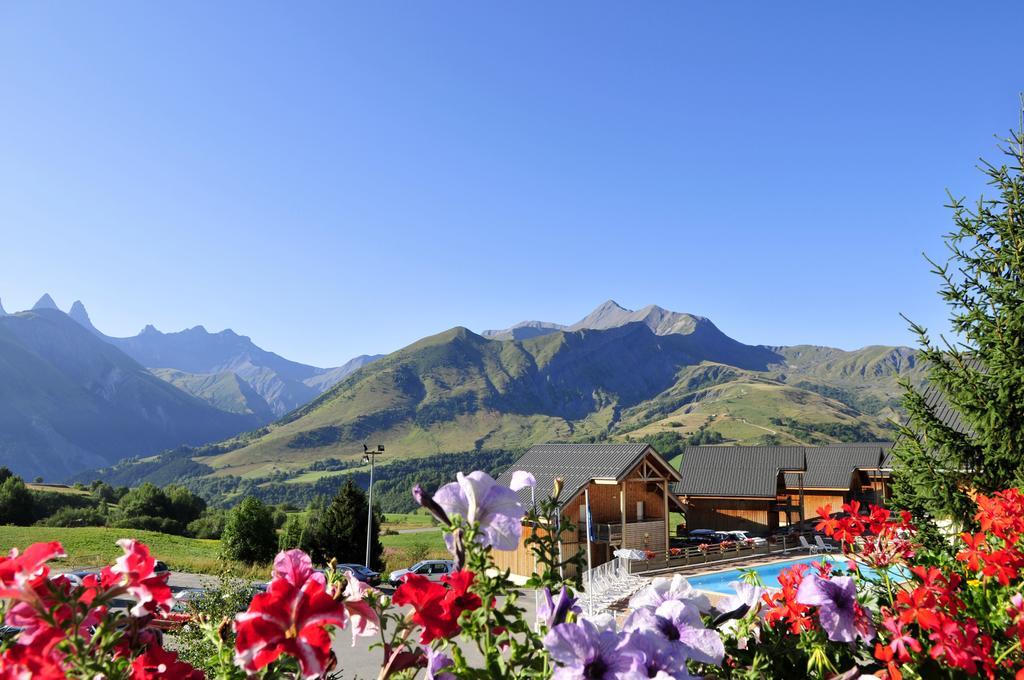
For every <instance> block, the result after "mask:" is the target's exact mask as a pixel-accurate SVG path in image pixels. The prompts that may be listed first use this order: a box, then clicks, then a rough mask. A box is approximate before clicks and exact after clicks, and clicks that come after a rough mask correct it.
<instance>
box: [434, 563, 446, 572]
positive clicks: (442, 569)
mask: <svg viewBox="0 0 1024 680" xmlns="http://www.w3.org/2000/svg"><path fill="white" fill-rule="evenodd" d="M433 573H434V574H447V573H448V565H447V564H445V563H444V562H438V563H437V564H435V565H434V569H433Z"/></svg>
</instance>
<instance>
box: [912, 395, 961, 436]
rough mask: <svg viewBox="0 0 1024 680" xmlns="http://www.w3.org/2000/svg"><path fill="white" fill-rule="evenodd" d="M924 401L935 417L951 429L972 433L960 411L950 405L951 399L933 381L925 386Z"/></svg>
mask: <svg viewBox="0 0 1024 680" xmlns="http://www.w3.org/2000/svg"><path fill="white" fill-rule="evenodd" d="M923 396H924V401H925V404H927V405H928V409H929V410H930V411H931V412H932V413H934V414H935V417H936V418H938V419H939V421H940V422H941V423H942V424H943V425H945V426H946V427H948V428H949V429H951V430H955V431H956V432H959V433H960V434H967V435H969V434H971V428H970V427H968V426H967V424H966V423H964V421H963V418H962V417H961V416H960V412H959V411H957V410H956V409H954V408H953V407H952V406H950V404H949V401H948V400H947V399H946V396H945V395H944V394H943V393H942V391H941V390H939V389H937V388H936V387H935V386H934V385H932V384H931V383H929V384H928V386H927V387H925V390H924V395H923Z"/></svg>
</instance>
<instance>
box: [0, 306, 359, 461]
mask: <svg viewBox="0 0 1024 680" xmlns="http://www.w3.org/2000/svg"><path fill="white" fill-rule="evenodd" d="M376 358H377V357H375V356H360V357H357V358H355V359H353V360H351V361H349V362H347V363H346V364H344V365H342V366H338V367H335V368H318V367H315V366H308V365H306V364H301V363H298V362H294V361H289V360H287V359H284V358H283V357H281V356H279V355H277V354H274V353H273V352H268V351H265V350H263V349H261V348H260V347H258V346H257V345H255V344H254V343H253V342H252V341H251V340H250V339H249V338H248V337H245V336H242V335H238V334H236V333H234V332H233V331H231V330H225V331H221V332H220V333H209V332H207V331H206V330H205V329H204V328H203V327H202V326H196V327H194V328H190V329H188V330H184V331H181V332H178V333H161V332H160V331H158V330H156V329H155V328H154V327H152V326H147V327H146V328H145V329H143V331H142V332H141V333H139V334H138V335H136V336H133V337H128V338H114V337H110V336H107V335H105V334H104V333H102V332H100V331H99V330H98V329H96V327H95V326H94V325H93V324H92V321H91V319H90V318H89V313H88V312H87V311H86V309H85V306H84V305H83V304H82V303H81V302H80V301H76V302H75V303H74V304H73V305H72V306H71V308H70V309H69V310H68V313H67V314H65V313H64V312H62V311H61V310H60V309H59V307H58V306H57V304H56V303H55V302H54V300H53V298H52V297H51V296H50V295H48V294H46V295H43V296H42V297H41V298H40V299H39V301H38V302H36V304H35V305H34V306H33V307H32V309H31V310H29V311H25V312H19V313H16V314H8V313H7V312H6V311H4V309H3V307H2V305H0V465H7V466H8V467H10V468H11V469H13V470H14V471H15V472H17V473H19V474H22V475H25V476H29V477H31V476H36V475H41V476H44V477H45V478H48V479H55V478H63V477H66V476H68V475H70V474H73V473H75V472H79V471H81V470H82V469H85V468H95V467H99V466H104V465H109V464H110V463H112V462H116V461H117V460H120V459H121V458H127V457H136V456H145V455H149V454H155V453H159V452H160V451H162V450H165V449H169V448H175V447H179V446H182V445H201V444H205V443H209V442H212V441H217V440H221V439H224V438H226V437H230V436H233V435H236V434H238V433H239V432H244V431H250V430H253V429H255V428H258V427H260V426H262V425H265V424H267V423H269V422H271V421H273V420H275V419H276V418H278V417H280V416H281V415H283V414H285V413H287V412H288V411H290V410H292V409H294V408H296V407H298V406H301V405H303V404H305V403H307V402H309V401H310V400H312V399H314V398H315V397H317V396H318V395H319V394H321V393H322V392H324V391H325V390H327V389H329V388H330V387H331V386H332V385H334V384H335V383H337V382H338V381H339V380H341V379H342V378H344V377H345V376H346V375H348V374H349V373H351V372H352V371H354V370H356V369H358V368H359V367H361V366H364V365H365V364H367V363H368V362H371V361H373V360H374V359H376Z"/></svg>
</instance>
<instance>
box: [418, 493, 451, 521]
mask: <svg viewBox="0 0 1024 680" xmlns="http://www.w3.org/2000/svg"><path fill="white" fill-rule="evenodd" d="M412 497H413V499H415V500H416V502H417V503H418V504H419V506H420V507H422V508H425V509H426V510H427V512H429V513H430V514H431V515H433V516H434V519H436V520H437V521H438V522H440V523H441V524H442V525H443V526H446V527H447V526H451V523H452V521H451V520H450V519H448V515H446V514H445V512H444V510H443V509H442V508H441V506H440V505H438V504H437V503H436V502H435V501H434V499H433V498H431V497H430V496H428V495H427V492H426V491H424V490H423V487H422V486H420V485H419V484H417V485H416V486H414V487H412Z"/></svg>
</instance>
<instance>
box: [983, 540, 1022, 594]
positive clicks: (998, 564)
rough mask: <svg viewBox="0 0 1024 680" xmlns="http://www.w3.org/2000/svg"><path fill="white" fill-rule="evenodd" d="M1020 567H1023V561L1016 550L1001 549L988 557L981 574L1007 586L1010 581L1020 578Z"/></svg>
mask: <svg viewBox="0 0 1024 680" xmlns="http://www.w3.org/2000/svg"><path fill="white" fill-rule="evenodd" d="M1022 565H1024V559H1022V557H1021V554H1020V553H1019V552H1017V550H1016V549H1013V548H1003V549H1001V550H996V551H994V552H993V553H992V554H991V555H989V556H988V558H987V559H986V560H985V566H984V567H982V569H981V573H982V574H984V575H985V576H995V577H996V580H997V581H999V583H1001V584H1002V585H1004V586H1008V585H1010V581H1014V580H1016V579H1017V577H1018V576H1020V568H1021V566H1022Z"/></svg>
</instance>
